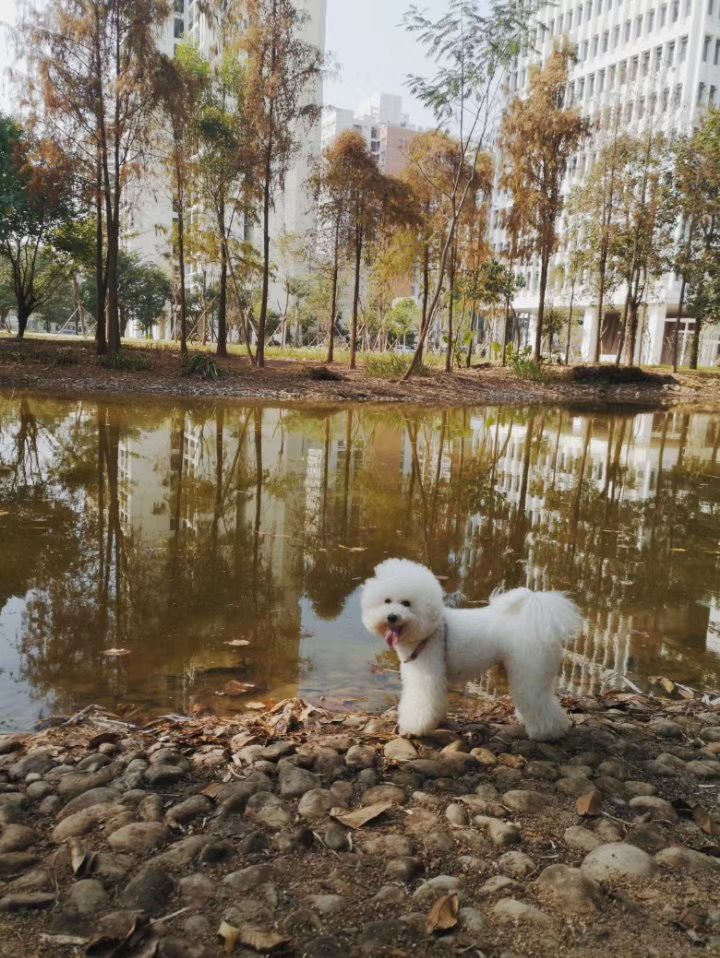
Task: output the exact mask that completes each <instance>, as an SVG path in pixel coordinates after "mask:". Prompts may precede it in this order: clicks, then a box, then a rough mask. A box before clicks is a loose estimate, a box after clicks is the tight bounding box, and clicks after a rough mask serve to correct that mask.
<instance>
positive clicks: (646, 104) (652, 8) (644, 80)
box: [491, 0, 720, 365]
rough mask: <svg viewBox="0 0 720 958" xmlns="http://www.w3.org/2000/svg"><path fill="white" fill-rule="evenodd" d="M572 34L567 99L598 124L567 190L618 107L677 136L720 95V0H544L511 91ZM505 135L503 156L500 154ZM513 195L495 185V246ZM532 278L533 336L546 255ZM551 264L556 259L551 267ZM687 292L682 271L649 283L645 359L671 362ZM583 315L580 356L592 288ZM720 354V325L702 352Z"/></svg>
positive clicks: (607, 319)
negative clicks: (677, 321)
mask: <svg viewBox="0 0 720 958" xmlns="http://www.w3.org/2000/svg"><path fill="white" fill-rule="evenodd" d="M563 40H565V41H569V42H570V43H572V44H573V45H574V47H575V48H576V50H577V62H576V64H575V65H574V66H573V67H572V68H571V74H570V78H569V83H568V89H567V95H566V96H567V99H566V102H568V103H570V104H574V105H576V106H578V107H579V108H580V109H581V111H582V112H583V114H584V115H586V116H587V117H589V118H590V119H591V120H592V121H593V128H594V131H595V132H594V133H593V135H592V136H591V138H590V139H589V140H588V141H586V143H585V144H583V146H582V147H581V149H580V150H579V151H578V153H577V154H576V156H574V157H573V158H572V160H571V162H570V164H569V169H568V173H567V176H566V180H565V184H564V192H565V195H567V194H569V192H570V191H571V190H572V188H573V187H575V186H577V185H578V184H580V183H582V182H583V180H584V178H585V177H586V176H587V174H588V172H589V170H590V169H591V168H592V166H593V163H594V161H595V159H596V157H597V155H598V152H599V150H600V149H601V148H602V145H603V135H604V134H603V129H602V128H603V125H604V123H603V118H604V117H607V116H608V114H609V113H610V111H618V110H619V115H620V117H621V120H620V123H621V129H622V131H623V132H632V133H635V134H642V133H645V132H648V131H656V132H658V133H660V132H661V133H664V134H665V135H667V136H668V137H669V138H671V139H672V138H674V137H676V136H678V135H682V134H686V133H689V132H690V131H691V130H692V129H693V127H694V126H695V125H696V123H697V122H698V120H699V119H700V117H701V116H702V114H703V113H704V111H706V110H707V109H708V107H713V106H718V105H720V100H719V91H720V0H582V2H578V0H558V2H556V3H552V4H548V5H546V6H543V7H542V8H541V9H540V11H539V13H538V14H537V16H536V22H535V24H534V26H533V28H532V30H531V35H530V41H529V43H528V52H527V53H525V54H523V55H520V56H518V57H517V58H516V59H515V60H514V62H513V63H512V65H511V68H510V69H509V71H508V96H509V97H514V96H516V95H523V93H524V92H526V91H527V89H528V83H529V76H530V73H531V70H532V68H533V67H534V66H535V65H541V64H544V63H545V62H546V61H547V59H548V57H549V55H550V53H551V51H552V49H553V47H554V46H555V45H556V44H558V43H559V42H561V41H563ZM500 147H501V144H498V149H497V154H498V159H500V157H501V149H500ZM507 205H508V200H507V198H506V197H503V196H502V195H500V194H497V195H496V198H495V203H494V206H495V208H494V211H493V216H492V221H491V226H492V242H493V246H494V248H495V249H496V251H498V252H500V253H503V252H507V250H508V249H509V243H508V238H507V236H506V235H505V233H504V231H503V227H502V223H503V211H504V209H505V208H506V207H507ZM565 246H566V234H565V232H564V227H561V236H560V243H559V249H558V252H557V253H556V255H555V257H554V263H553V266H554V267H562V265H563V263H565V262H566V259H567V252H566V249H565ZM520 272H521V273H522V275H523V278H524V280H525V288H524V289H523V291H522V292H521V294H520V295H519V296H518V297H517V300H516V303H515V305H516V309H517V310H518V311H519V312H520V313H521V314H522V315H523V316H524V318H525V335H526V337H527V340H528V341H532V338H533V336H534V330H533V326H534V317H535V315H536V312H537V302H538V286H539V272H540V271H539V265H538V264H537V263H529V264H526V265H524V266H523V267H521V268H520ZM551 272H552V269H551ZM624 299H625V289H624V287H622V286H621V287H619V288H617V289H616V290H615V291H614V292H613V294H612V295H611V297H610V300H609V302H608V304H607V310H606V312H605V316H604V324H603V330H604V332H603V346H602V353H603V357H602V358H603V359H611V358H614V352H613V346H614V344H615V341H616V338H617V337H616V330H617V325H618V318H619V315H620V313H621V312H622V308H623V303H624ZM679 300H680V282H679V278H678V277H677V276H675V275H673V274H672V273H670V274H666V275H665V276H663V277H662V278H660V279H658V280H657V281H655V282H654V283H652V284H650V286H649V288H648V291H647V295H646V304H645V306H644V309H643V310H642V311H641V317H640V319H641V330H640V335H639V337H638V345H637V354H636V356H635V359H636V361H639V362H644V363H660V362H668V360H669V359H670V357H671V346H670V343H671V338H672V330H673V328H674V324H675V318H676V316H677V313H678V306H679ZM546 302H547V305H550V306H552V307H555V308H558V309H564V310H567V308H568V305H569V286H568V285H564V286H563V285H560V286H557V285H556V286H555V288H551V289H550V290H549V293H548V300H547V301H546ZM574 317H575V318H577V320H580V321H582V336H581V341H579V342H577V343H576V348H575V350H574V352H575V354H576V357H577V358H579V357H580V356H581V357H582V358H583V359H585V360H588V359H590V358H591V357H592V347H593V344H594V341H595V336H596V329H597V327H596V323H597V313H596V308H595V304H594V303H593V302H592V300H591V297H590V295H589V293H588V292H587V290H585V291H583V290H580V293H579V295H577V291H576V297H575V309H574ZM693 328H694V321H693V320H692V318H691V317H689V316H687V315H685V314H684V315H683V317H682V325H681V341H680V348H681V356H682V357H687V356H688V354H689V349H690V339H691V336H692V333H693ZM719 358H720V332H719V331H718V329H717V327H715V328H713V327H709V328H707V329H706V330H705V332H704V334H703V338H702V340H701V352H700V362H701V364H703V365H714V364H716V363H717V361H718V359H719Z"/></svg>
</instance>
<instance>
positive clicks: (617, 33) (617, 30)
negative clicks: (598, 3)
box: [612, 24, 620, 50]
mask: <svg viewBox="0 0 720 958" xmlns="http://www.w3.org/2000/svg"><path fill="white" fill-rule="evenodd" d="M619 42H620V24H618V25H617V26H616V27H613V39H612V46H613V50H616V49H617V45H618V43H619Z"/></svg>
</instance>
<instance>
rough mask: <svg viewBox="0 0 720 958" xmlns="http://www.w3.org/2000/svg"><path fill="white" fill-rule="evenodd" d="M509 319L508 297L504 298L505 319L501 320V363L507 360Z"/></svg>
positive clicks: (503, 363)
mask: <svg viewBox="0 0 720 958" xmlns="http://www.w3.org/2000/svg"><path fill="white" fill-rule="evenodd" d="M509 321H510V299H509V298H508V299H506V300H505V319H504V321H503V343H502V365H503V366H504V365H505V364H506V362H507V332H508V323H509Z"/></svg>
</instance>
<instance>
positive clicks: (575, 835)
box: [563, 825, 602, 854]
mask: <svg viewBox="0 0 720 958" xmlns="http://www.w3.org/2000/svg"><path fill="white" fill-rule="evenodd" d="M563 838H564V840H565V844H566V845H567V847H568V848H572V850H573V851H576V852H585V853H586V854H587V852H591V851H592V850H593V849H594V848H597V847H598V845H602V841H601V839H600V838H598V836H597V835H595V834H593V832H591V831H590V829H589V828H583V827H582V825H571V826H570V828H566V829H565V833H564V835H563Z"/></svg>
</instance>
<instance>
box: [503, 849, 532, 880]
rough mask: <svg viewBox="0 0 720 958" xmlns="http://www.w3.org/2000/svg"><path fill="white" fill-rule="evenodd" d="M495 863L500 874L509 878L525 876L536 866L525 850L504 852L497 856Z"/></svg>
mask: <svg viewBox="0 0 720 958" xmlns="http://www.w3.org/2000/svg"><path fill="white" fill-rule="evenodd" d="M496 864H497V869H498V871H499V872H500V874H501V875H506V876H508V877H510V878H527V876H528V875H531V874H532V873H533V872H534V871H535V869H536V867H537V866H536V865H535V862H534V861H533V860H532V858H530V856H529V855H526V854H525V852H505V854H504V855H501V856H500V858H498V860H497V863H496Z"/></svg>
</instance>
